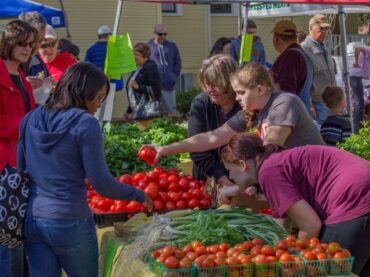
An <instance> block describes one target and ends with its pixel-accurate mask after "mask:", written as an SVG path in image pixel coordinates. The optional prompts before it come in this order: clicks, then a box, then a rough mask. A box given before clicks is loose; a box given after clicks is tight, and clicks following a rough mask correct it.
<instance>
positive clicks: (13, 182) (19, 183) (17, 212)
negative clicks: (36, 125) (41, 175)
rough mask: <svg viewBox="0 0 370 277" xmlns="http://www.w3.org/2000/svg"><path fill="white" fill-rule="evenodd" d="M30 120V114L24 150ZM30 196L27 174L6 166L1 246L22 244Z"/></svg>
mask: <svg viewBox="0 0 370 277" xmlns="http://www.w3.org/2000/svg"><path fill="white" fill-rule="evenodd" d="M28 118H29V114H28V115H27V119H26V124H25V125H24V128H23V130H21V133H20V136H19V143H21V144H22V147H23V150H24V137H25V135H24V133H25V128H26V125H27V122H28ZM23 153H25V152H24V151H23ZM28 195H29V179H28V177H27V173H26V172H25V171H24V170H23V169H20V168H15V167H12V166H10V165H6V166H5V168H4V169H3V171H2V172H1V175H0V245H2V246H7V247H9V248H14V247H17V246H18V245H19V244H21V242H22V239H23V230H22V228H23V222H24V216H25V214H26V211H27V204H28Z"/></svg>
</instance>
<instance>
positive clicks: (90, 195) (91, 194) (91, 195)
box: [87, 190, 97, 199]
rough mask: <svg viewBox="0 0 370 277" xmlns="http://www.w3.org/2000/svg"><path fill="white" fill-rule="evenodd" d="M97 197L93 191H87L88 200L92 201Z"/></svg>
mask: <svg viewBox="0 0 370 277" xmlns="http://www.w3.org/2000/svg"><path fill="white" fill-rule="evenodd" d="M95 195H97V193H96V192H95V191H93V190H88V191H87V199H91V198H93V197H94V196H95Z"/></svg>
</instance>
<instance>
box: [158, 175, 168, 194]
mask: <svg viewBox="0 0 370 277" xmlns="http://www.w3.org/2000/svg"><path fill="white" fill-rule="evenodd" d="M169 183H170V182H168V180H167V178H159V182H158V185H159V187H160V188H161V190H162V191H167V189H168V184H169Z"/></svg>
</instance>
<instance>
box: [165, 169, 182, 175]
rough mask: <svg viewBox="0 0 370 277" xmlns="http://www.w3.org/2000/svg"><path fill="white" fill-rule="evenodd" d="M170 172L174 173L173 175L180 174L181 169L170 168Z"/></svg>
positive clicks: (168, 171)
mask: <svg viewBox="0 0 370 277" xmlns="http://www.w3.org/2000/svg"><path fill="white" fill-rule="evenodd" d="M167 173H168V174H173V175H179V171H178V170H177V169H176V168H169V169H168V170H167Z"/></svg>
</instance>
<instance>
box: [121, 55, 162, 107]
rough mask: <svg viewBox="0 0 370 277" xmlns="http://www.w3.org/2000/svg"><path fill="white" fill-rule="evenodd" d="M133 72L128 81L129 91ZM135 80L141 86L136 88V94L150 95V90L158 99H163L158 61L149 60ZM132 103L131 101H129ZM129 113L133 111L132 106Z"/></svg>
mask: <svg viewBox="0 0 370 277" xmlns="http://www.w3.org/2000/svg"><path fill="white" fill-rule="evenodd" d="M134 73H135V71H134V72H132V73H131V74H130V76H129V77H128V79H127V82H126V90H127V91H128V86H127V85H128V84H129V82H130V80H131V78H132V75H133V74H134ZM135 81H136V82H137V83H138V85H139V88H138V89H134V92H135V94H136V95H138V96H139V95H142V94H145V95H147V96H148V97H149V93H150V91H152V92H153V93H154V95H155V99H156V100H160V99H161V77H160V75H159V70H158V67H157V65H156V63H155V62H154V61H152V60H147V61H146V62H145V63H144V64H143V67H142V68H141V70H140V72H139V74H138V75H137V76H136V78H135ZM129 103H130V102H129ZM127 112H128V113H131V108H130V106H129V107H128V109H127Z"/></svg>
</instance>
